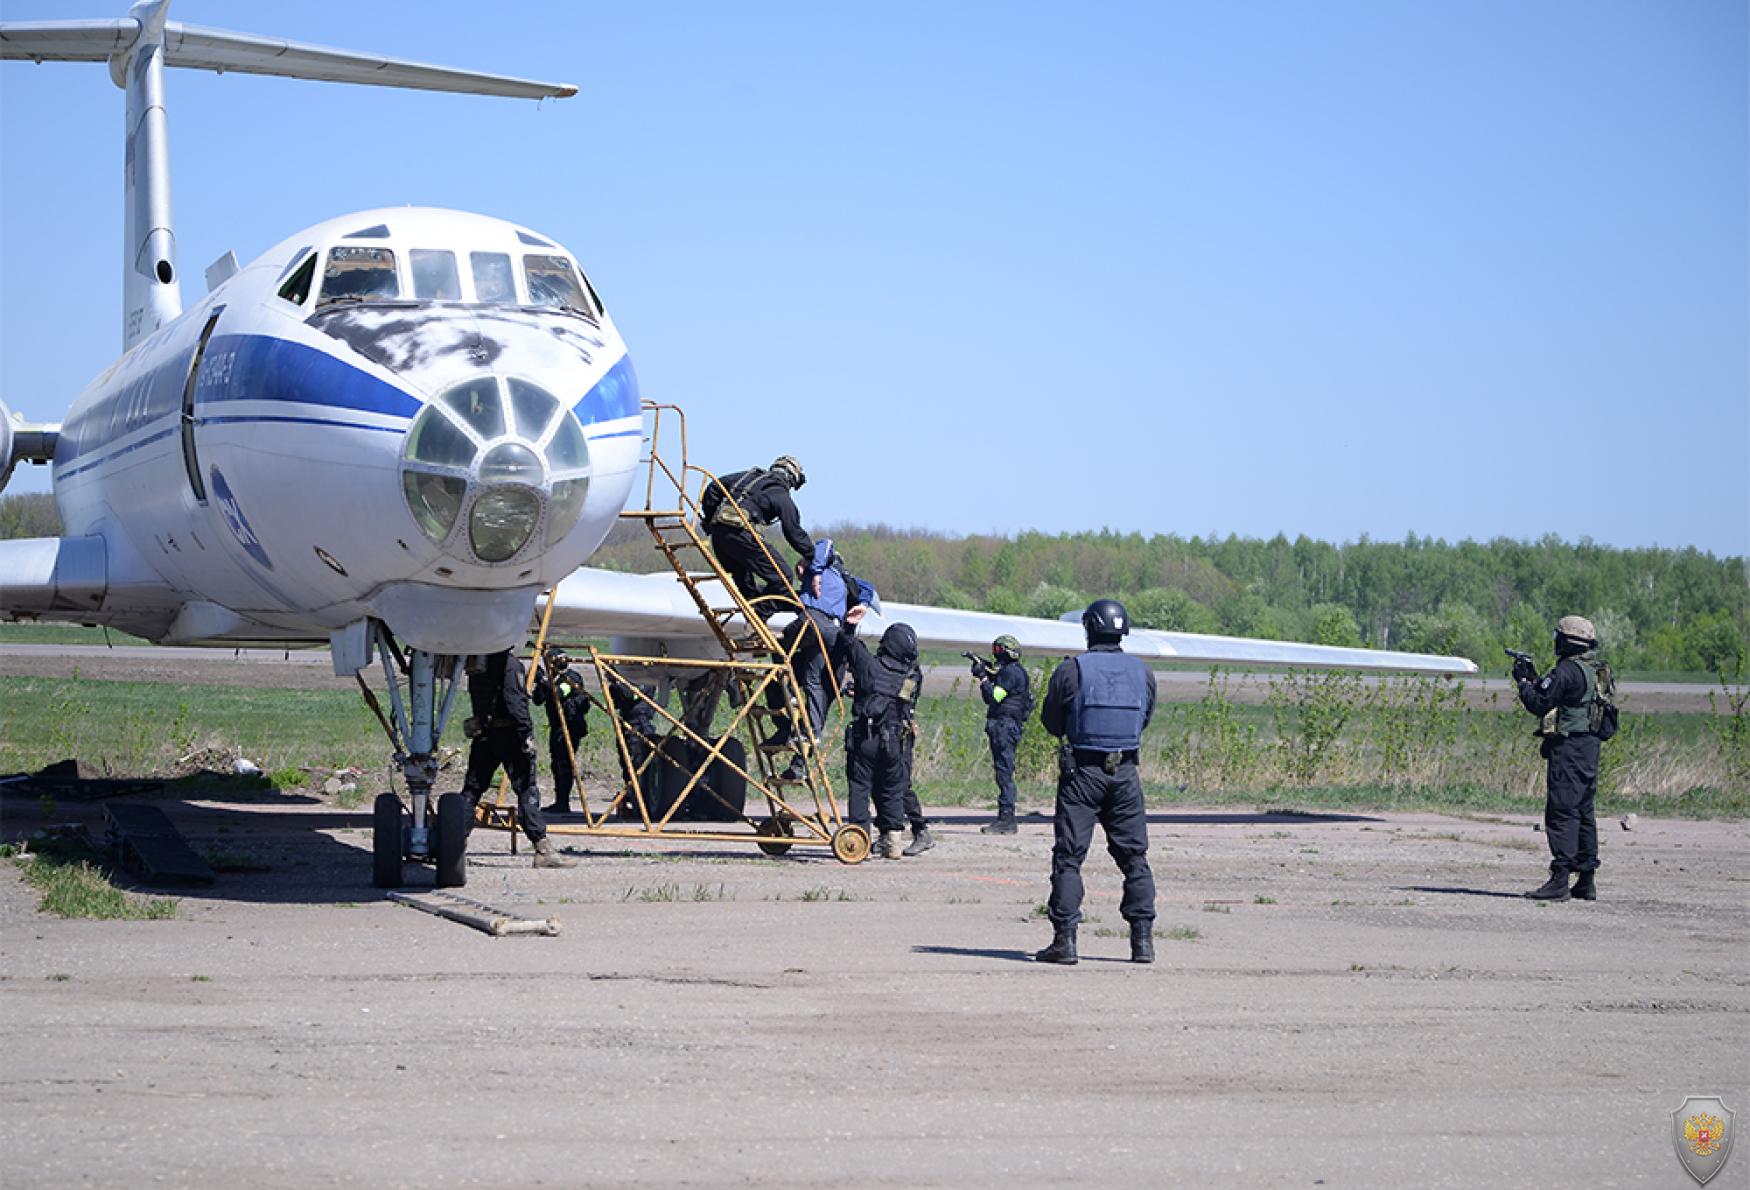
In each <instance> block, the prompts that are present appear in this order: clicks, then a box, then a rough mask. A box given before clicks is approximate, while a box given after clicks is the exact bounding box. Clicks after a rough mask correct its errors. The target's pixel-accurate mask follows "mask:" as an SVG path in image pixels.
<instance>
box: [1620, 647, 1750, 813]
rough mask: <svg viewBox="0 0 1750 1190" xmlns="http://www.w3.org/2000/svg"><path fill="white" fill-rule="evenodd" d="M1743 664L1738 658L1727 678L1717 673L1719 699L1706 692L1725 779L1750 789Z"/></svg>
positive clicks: (1748, 699) (1749, 718) (1749, 691)
mask: <svg viewBox="0 0 1750 1190" xmlns="http://www.w3.org/2000/svg"><path fill="white" fill-rule="evenodd" d="M1744 665H1745V663H1744V662H1743V661H1742V660H1740V661H1739V662H1738V663H1737V664H1736V665H1735V666H1734V667H1733V668H1732V671H1731V678H1730V680H1728V679H1727V677H1726V675H1725V674H1724V673H1722V674H1721V675H1720V691H1719V693H1720V695H1721V696H1722V698H1721V699H1719V700H1716V698H1715V695H1714V692H1713V691H1709V692H1708V696H1707V701H1708V706H1709V707H1711V708H1713V711H1714V717H1713V718H1712V720H1711V721H1710V722H1709V723H1708V727H1709V728H1710V729H1711V730H1712V732H1713V735H1714V738H1715V739H1716V740H1717V741H1718V743H1719V749H1720V760H1721V762H1722V763H1723V764H1724V765H1725V768H1726V779H1727V780H1728V781H1729V782H1731V784H1732V786H1733V787H1734V788H1736V789H1750V713H1746V710H1747V708H1750V686H1746V685H1745V684H1744ZM1722 706H1724V708H1725V710H1724V713H1721V707H1722ZM1615 742H1616V741H1615V740H1612V741H1611V743H1613V744H1614V743H1615Z"/></svg>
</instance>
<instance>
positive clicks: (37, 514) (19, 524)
mask: <svg viewBox="0 0 1750 1190" xmlns="http://www.w3.org/2000/svg"><path fill="white" fill-rule="evenodd" d="M60 535H61V514H60V512H59V511H58V510H57V509H56V508H55V498H54V497H53V496H51V495H49V494H48V493H47V492H24V493H21V494H17V495H12V496H0V539H6V538H12V537H59V536H60Z"/></svg>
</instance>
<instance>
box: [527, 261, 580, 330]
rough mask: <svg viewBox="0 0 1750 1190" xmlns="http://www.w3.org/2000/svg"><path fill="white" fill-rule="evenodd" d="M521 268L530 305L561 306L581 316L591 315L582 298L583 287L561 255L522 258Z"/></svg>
mask: <svg viewBox="0 0 1750 1190" xmlns="http://www.w3.org/2000/svg"><path fill="white" fill-rule="evenodd" d="M523 267H524V268H525V269H527V270H528V274H529V304H530V305H531V306H562V307H566V308H568V309H572V310H578V311H581V312H582V313H584V314H590V315H593V314H594V313H595V309H594V308H593V307H592V306H590V304H589V302H588V300H587V299H586V298H585V297H584V296H583V287H582V286H581V285H579V284H578V283H577V270H575V269H573V268H572V267H571V262H570V261H569V260H566V259H565V258H564V257H563V256H525V257H523Z"/></svg>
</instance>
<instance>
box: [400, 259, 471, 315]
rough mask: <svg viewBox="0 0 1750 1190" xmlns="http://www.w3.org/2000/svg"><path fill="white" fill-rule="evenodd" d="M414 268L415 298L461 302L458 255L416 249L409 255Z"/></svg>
mask: <svg viewBox="0 0 1750 1190" xmlns="http://www.w3.org/2000/svg"><path fill="white" fill-rule="evenodd" d="M407 257H408V262H409V263H410V264H411V265H412V266H413V296H414V297H416V298H419V299H420V300H421V301H426V302H459V301H461V300H462V282H461V279H460V278H458V277H457V276H456V254H455V253H454V252H445V251H442V250H439V249H435V248H415V249H413V250H412V251H411V252H409V253H408V254H407Z"/></svg>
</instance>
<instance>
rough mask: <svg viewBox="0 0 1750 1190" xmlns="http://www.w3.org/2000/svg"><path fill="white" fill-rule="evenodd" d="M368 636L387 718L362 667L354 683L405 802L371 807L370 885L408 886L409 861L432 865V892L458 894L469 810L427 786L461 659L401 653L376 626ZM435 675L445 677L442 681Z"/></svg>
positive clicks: (384, 800)
mask: <svg viewBox="0 0 1750 1190" xmlns="http://www.w3.org/2000/svg"><path fill="white" fill-rule="evenodd" d="M371 630H372V638H373V640H374V643H375V645H376V651H377V652H378V654H379V655H380V656H381V658H382V662H383V679H384V684H385V685H386V686H387V687H388V691H389V712H390V713H389V714H388V715H385V714H383V708H382V704H381V703H379V702H378V701H377V698H376V696H375V695H374V694H372V693H371V688H370V687H369V686H368V685H366V683H365V679H364V675H363V673H362V672H361V670H362V667H361V670H355V671H354V673H353V676H354V677H355V678H356V679H357V680H358V684H359V690H360V691H361V692H362V693H363V694H364V696H365V702H367V703H368V704H370V707H371V710H373V711H374V712H376V715H377V721H378V722H379V723H381V724H382V725H383V731H384V732H385V733H386V734H387V735H388V737H389V743H390V746H391V747H393V748H394V750H395V763H396V764H398V765H400V766H401V776H402V778H403V779H404V780H405V781H406V782H407V801H406V802H405V803H404V802H403V801H402V799H401V798H400V797H399V796H397V795H396V794H393V793H383V794H379V795H378V796H377V801H376V805H375V806H374V807H373V812H372V818H371V876H372V880H373V882H374V883H375V884H376V886H377V887H378V888H401V887H402V886H403V885H404V884H405V883H406V880H405V871H404V864H405V863H406V861H408V860H413V861H415V862H418V863H430V864H432V865H433V866H434V868H435V869H436V884H437V887H439V888H460V887H462V886H463V885H465V884H467V882H468V818H469V814H468V806H467V804H466V803H465V802H464V801H463V799H462V795H461V794H459V793H446V794H444V795H443V796H442V797H438V798H433V797H432V786H433V785H435V784H436V783H437V770H438V763H437V745H438V740H439V739H440V738H441V737H442V736H443V731H444V725H445V724H446V723H448V722H449V719H450V710H451V708H452V706H453V705H454V703H455V698H456V691H457V689H458V688H459V687H460V685H461V681H462V662H463V658H461V657H447V656H439V655H438V654H435V653H429V652H427V651H426V650H424V649H407V650H403V649H402V648H401V647H400V646H399V645H398V644H396V643H395V640H394V638H393V637H391V636H390V635H389V632H388V630H387V629H386V628H384V627H383V626H382V625H381V624H376V623H373V624H372V625H371ZM367 660H368V657H367ZM440 668H442V669H443V670H444V671H445V672H446V673H447V678H446V679H445V680H442V681H440V679H439V678H438V676H437V675H438V671H439V669H440ZM403 677H405V678H406V682H407V686H406V695H405V697H403V694H402V678H403ZM440 691H441V697H440Z"/></svg>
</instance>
